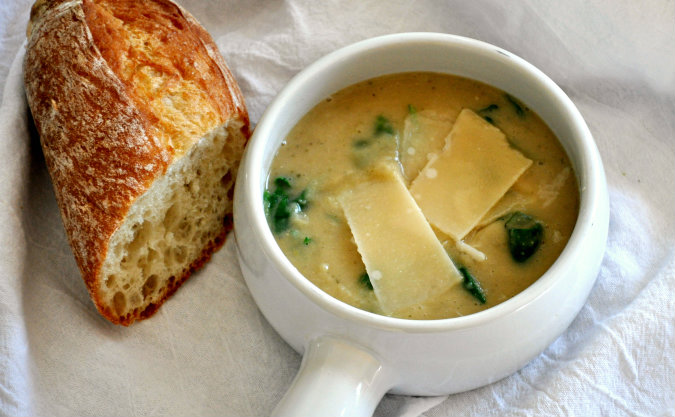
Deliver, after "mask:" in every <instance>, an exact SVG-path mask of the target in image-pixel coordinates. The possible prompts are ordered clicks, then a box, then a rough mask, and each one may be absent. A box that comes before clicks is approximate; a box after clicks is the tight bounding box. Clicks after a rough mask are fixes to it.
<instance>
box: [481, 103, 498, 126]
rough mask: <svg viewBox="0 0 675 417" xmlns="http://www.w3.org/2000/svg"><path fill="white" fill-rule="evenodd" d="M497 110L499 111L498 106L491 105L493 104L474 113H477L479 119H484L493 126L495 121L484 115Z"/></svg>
mask: <svg viewBox="0 0 675 417" xmlns="http://www.w3.org/2000/svg"><path fill="white" fill-rule="evenodd" d="M498 109H499V106H498V105H496V104H494V103H493V104H490V105H489V106H487V107H483V108H482V109H480V110H477V111H476V113H478V115H479V116H480V117H482V118H483V119H485V121H487V122H488V123H490V124H492V125H493V124H495V119H493V118H492V116H489V115H487V114H486V113H492V112H493V111H495V110H498Z"/></svg>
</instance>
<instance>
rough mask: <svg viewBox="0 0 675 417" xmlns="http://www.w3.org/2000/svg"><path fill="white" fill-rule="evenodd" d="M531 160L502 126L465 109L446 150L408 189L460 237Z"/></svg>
mask: <svg viewBox="0 0 675 417" xmlns="http://www.w3.org/2000/svg"><path fill="white" fill-rule="evenodd" d="M531 164H532V161H531V160H529V159H528V158H526V157H525V156H523V155H522V154H521V153H520V152H518V151H517V150H515V149H513V148H511V147H510V146H509V143H508V141H507V140H506V136H505V135H504V133H502V131H501V130H499V129H498V128H496V127H495V126H493V125H491V124H490V123H488V122H486V121H485V120H484V119H483V118H482V117H480V116H478V115H477V114H476V113H474V112H473V111H471V110H467V109H464V110H462V112H461V113H460V114H459V116H458V117H457V120H456V121H455V124H454V126H453V128H452V131H451V132H450V137H449V140H448V144H447V146H446V148H445V150H444V151H443V152H442V153H441V154H440V155H439V156H438V158H436V159H434V160H431V161H430V162H429V163H428V164H427V165H426V166H425V167H424V169H422V171H421V172H420V174H419V175H418V176H417V178H415V180H414V181H413V182H412V185H411V187H410V191H411V193H412V195H413V197H414V198H415V200H416V201H417V204H418V205H419V207H420V208H421V209H422V212H424V215H425V216H426V217H427V219H428V220H429V222H431V223H432V224H433V225H434V226H436V227H437V228H438V229H440V230H441V231H443V232H444V233H446V234H448V235H449V236H451V237H452V238H453V239H455V240H456V241H459V240H461V239H462V238H464V236H466V234H467V233H469V232H470V231H471V230H472V229H473V228H474V227H475V226H476V224H477V223H478V222H479V221H480V219H481V218H483V216H484V215H485V214H486V213H487V212H488V210H490V208H491V207H492V206H493V205H494V204H495V203H496V202H497V201H499V199H500V198H502V196H503V195H504V194H505V193H506V191H508V189H509V188H511V186H512V185H513V183H514V182H516V180H517V179H518V177H520V175H521V174H522V173H523V172H525V170H526V169H527V168H528V167H529V166H530V165H531Z"/></svg>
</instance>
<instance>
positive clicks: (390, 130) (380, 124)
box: [375, 115, 394, 136]
mask: <svg viewBox="0 0 675 417" xmlns="http://www.w3.org/2000/svg"><path fill="white" fill-rule="evenodd" d="M384 133H387V134H390V135H393V134H394V126H393V125H392V124H391V122H390V121H389V119H387V118H386V117H384V116H382V115H379V116H377V118H376V119H375V136H379V135H382V134H384Z"/></svg>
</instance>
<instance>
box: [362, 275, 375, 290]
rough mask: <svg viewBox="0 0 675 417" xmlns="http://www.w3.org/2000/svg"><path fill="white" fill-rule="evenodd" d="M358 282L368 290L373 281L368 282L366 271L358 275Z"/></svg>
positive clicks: (371, 286)
mask: <svg viewBox="0 0 675 417" xmlns="http://www.w3.org/2000/svg"><path fill="white" fill-rule="evenodd" d="M359 282H360V283H361V285H363V286H365V287H366V288H368V289H369V290H372V289H373V283H372V282H370V277H369V276H368V273H367V272H364V273H363V274H361V276H360V277H359Z"/></svg>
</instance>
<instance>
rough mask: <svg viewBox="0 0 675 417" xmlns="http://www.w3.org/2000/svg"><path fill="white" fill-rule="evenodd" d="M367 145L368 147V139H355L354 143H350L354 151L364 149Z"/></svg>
mask: <svg viewBox="0 0 675 417" xmlns="http://www.w3.org/2000/svg"><path fill="white" fill-rule="evenodd" d="M368 145H370V141H369V140H368V139H356V140H355V141H354V142H352V146H353V147H354V148H356V149H361V148H365V147H366V146H368Z"/></svg>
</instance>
